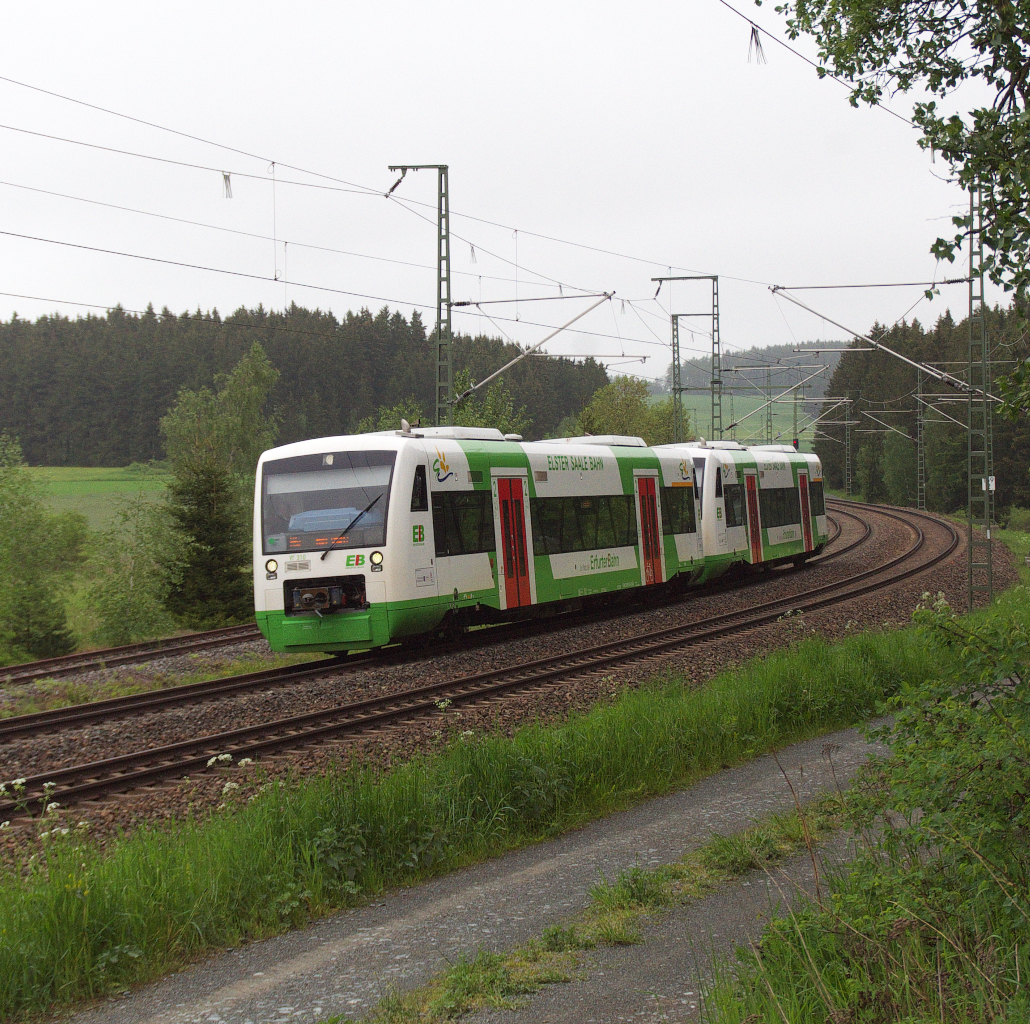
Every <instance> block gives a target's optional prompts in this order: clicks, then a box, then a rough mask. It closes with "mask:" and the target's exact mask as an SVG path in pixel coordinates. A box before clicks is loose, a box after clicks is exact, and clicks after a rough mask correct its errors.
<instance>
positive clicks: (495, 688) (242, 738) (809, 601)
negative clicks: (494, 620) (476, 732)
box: [0, 503, 960, 816]
mask: <svg viewBox="0 0 1030 1024" xmlns="http://www.w3.org/2000/svg"><path fill="white" fill-rule="evenodd" d="M849 505H850V507H852V508H858V509H875V511H876V513H877V514H879V515H881V516H884V517H885V518H888V519H893V520H895V521H897V522H899V523H902V524H904V525H905V526H906V527H907V528H908V530H909V531H910V533H911V540H912V542H911V544H910V545H909V546H908V548H907V549H906V550H905V551H903V552H901V553H900V554H899V555H897V556H895V557H894V558H891V559H889V560H887V561H886V562H884V563H883V564H880V565H877V566H874V567H872V568H870V569H866V570H863V571H861V572H859V573H856V574H854V575H852V576H849V577H847V578H845V579H843V580H838V581H835V582H832V583H827V584H825V585H822V586H818V587H814V588H811V589H809V590H807V591H806V592H804V593H803V594H796V595H791V596H786V597H782V598H777V599H775V600H771V601H763V602H761V603H759V604H757V605H754V606H751V607H748V608H743V609H740V610H738V611H733V612H726V613H723V614H720V615H715V616H710V617H708V618H705V619H701V620H697V621H694V622H690V623H685V624H679V625H675V626H670V627H667V628H665V629H660V630H656V631H652V632H649V633H644V634H640V635H637V636H632V637H628V638H625V639H622V640H616V641H610V642H607V643H603V644H600V645H597V646H594V647H585V648H582V649H579V650H575V651H572V652H567V653H564V654H562V655H556V656H552V657H546V658H540V659H537V660H534V661H531V662H527V663H524V664H521V665H518V666H515V667H508V668H499V669H494V670H491V671H489V672H483V673H477V674H474V675H469V676H465V677H463V678H459V679H455V680H450V681H446V682H439V683H434V684H431V685H427V686H420V687H415V688H411V689H407V690H403V691H400V692H394V693H390V694H387V695H384V696H379V697H374V698H370V699H365V700H360V701H356V702H351V703H347V704H343V705H339V706H337V707H333V708H329V709H325V710H321V711H315V712H310V713H307V714H302V715H295V716H291V717H289V718H285V719H279V720H277V721H274V722H268V723H263V724H260V725H254V726H249V727H247V728H243V729H235V730H231V731H226V732H220V733H215V734H211V735H207V736H203V737H198V738H196V739H190V740H185V741H182V742H179V743H173V744H169V745H166V746H162V747H158V748H152V749H149V750H145V751H139V752H135V753H130V754H124V755H121V756H118V757H112V758H107V759H105V760H101V761H96V762H91V763H88V764H80V765H75V766H71V767H67V768H63V769H57V770H55V771H51V772H46V773H42V774H38V775H35V776H32V777H30V778H27V779H25V780H24V782H23V783H22V786H21V789H20V791H19V793H18V795H17V798H16V799H11V798H10V797H7V798H0V816H5V815H14V814H18V813H19V812H23V813H24V812H30V813H31V812H33V811H35V810H38V809H39V808H40V807H41V806H42V805H43V803H44V802H45V800H56V801H58V802H60V803H61V804H68V803H76V802H78V801H81V800H86V799H91V798H100V797H104V796H107V795H110V794H112V793H118V792H123V791H126V790H130V789H134V788H137V787H139V786H143V785H148V784H151V783H154V782H156V781H159V780H161V779H168V778H174V777H178V776H182V775H185V774H187V773H189V772H191V771H195V770H197V769H198V768H204V767H206V766H207V765H208V762H209V761H210V760H211V759H212V758H216V757H218V756H219V755H222V754H229V755H231V756H232V757H233V758H235V759H240V758H243V757H257V756H260V755H263V754H267V753H270V752H273V751H282V750H287V749H298V748H303V747H306V746H310V745H312V744H317V743H322V742H325V741H326V740H330V739H339V738H341V737H344V736H346V735H348V734H351V735H353V734H356V733H361V732H366V731H368V730H371V729H376V728H379V727H381V726H383V725H386V724H389V723H392V722H396V721H398V720H401V719H405V718H410V717H413V716H418V715H423V714H425V713H432V712H434V711H436V710H437V709H438V708H439V707H440V706H441V705H444V706H446V704H460V703H469V702H474V701H480V700H484V699H490V698H497V697H500V696H502V695H504V694H505V693H511V692H516V691H525V690H527V689H531V688H534V687H538V686H544V685H548V684H551V683H553V682H554V681H556V680H559V679H568V678H572V677H575V676H578V675H582V674H583V673H593V672H599V671H601V672H603V671H604V670H606V669H607V668H610V667H613V666H615V665H619V664H624V663H626V662H631V661H638V660H642V659H648V658H654V657H659V656H662V655H663V654H666V653H668V652H669V651H671V650H674V649H679V648H685V647H689V646H694V645H698V644H702V643H706V642H709V641H712V640H715V639H717V638H719V637H723V636H726V635H727V634H729V633H734V632H744V631H750V630H753V629H756V628H759V627H761V626H765V625H768V624H770V623H772V622H775V621H776V620H777V619H778V618H779V617H780V616H782V615H783V614H784V612H786V611H788V610H792V611H813V610H816V609H819V608H825V607H828V606H831V605H834V604H839V603H841V602H844V601H848V600H852V599H853V598H856V597H859V596H862V595H864V594H868V593H870V592H872V591H874V590H876V589H879V588H881V587H885V586H892V585H894V584H896V583H898V582H900V581H902V580H905V579H907V578H909V577H911V576H913V575H916V574H917V573H920V572H924V571H926V570H927V569H929V568H931V567H932V566H934V565H936V564H938V563H939V562H941V561H943V560H944V559H945V558H947V557H948V556H949V555H950V554H951V553H952V552H953V551H954V550H955V548H956V547H957V546H958V544H959V540H960V538H959V534H958V532H957V531H956V530H955V528H954V527H953V526H951V525H950V524H947V523H945V522H943V521H941V520H938V519H936V518H934V517H932V516H927V515H924V514H922V513H917V512H913V511H906V512H905V513H904V514H898V513H896V512H893V511H891V510H888V509H883V508H880V507H877V506H862V505H858V504H857V503H849ZM835 511H838V512H840V513H842V514H844V515H849V516H852V517H853V518H855V517H856V516H855V513H854V512H849V511H848V510H847V509H846V508H836V509H835ZM913 520H914V521H915V522H916V523H919V522H926V521H929V522H932V523H933V524H934V525H935V526H936V527H939V528H941V529H943V530H944V531H946V533H947V534H948V536H949V541H948V543H946V544H944V545H943V546H942V548H941V550H940V551H938V552H937V553H936V554H932V555H931V557H930V558H927V559H918V560H917V559H916V558H915V556H916V555H917V554H918V553H919V552H920V551H921V550H922V549H923V548H924V546H925V541H926V538H925V534H924V532H923V530H922V528H921V527H920V526H919V525H915V524H914V523H913ZM868 536H869V527H868V523H867V524H866V526H865V533H864V534H863V538H865V537H868ZM855 543H860V541H857V542H855ZM313 671H323V672H324V671H325V669H311V668H309V667H308V666H295V667H294V668H293V669H292V670H290V673H291V674H290V675H288V676H286V677H284V678H285V679H286V680H288V679H290V678H298V677H300V676H301V675H302V674H304V673H308V674H310V673H311V672H313ZM280 674H281V673H280ZM217 682H221V683H229V684H231V683H232V680H221V681H217ZM269 682H270V680H267V679H266V680H264V684H265V685H267V684H268V683H269ZM194 685H197V684H194ZM143 696H146V695H143ZM444 702H446V704H444ZM67 710H71V709H67ZM15 722H16V720H10V725H12V726H14V725H15ZM55 724H56V722H55Z"/></svg>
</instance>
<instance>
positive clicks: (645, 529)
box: [637, 476, 662, 586]
mask: <svg viewBox="0 0 1030 1024" xmlns="http://www.w3.org/2000/svg"><path fill="white" fill-rule="evenodd" d="M654 485H655V478H654V477H653V476H641V477H637V501H638V502H639V505H640V557H641V560H642V561H643V563H644V584H645V586H650V585H651V584H652V583H661V582H662V548H661V540H662V531H661V529H660V527H659V525H658V502H657V500H656V498H655V486H654Z"/></svg>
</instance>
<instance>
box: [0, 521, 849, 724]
mask: <svg viewBox="0 0 1030 1024" xmlns="http://www.w3.org/2000/svg"><path fill="white" fill-rule="evenodd" d="M843 514H845V515H851V514H850V513H846V512H845V513H843ZM829 518H830V527H831V533H830V536H829V538H828V540H827V546H829V545H832V544H833V543H834V542H835V541H836V540H837V538H838V537H839V536H840V534H841V526H840V523H839V522H838V521H837V520H836V519H834V518H833V517H829ZM851 518H853V519H857V518H858V517H857V516H854V515H851ZM868 534H869V529H868V526H867V527H866V530H865V533H864V534H863V535H862V536H861V537H859V538H858V539H857V540H855V541H852V543H850V544H848V545H846V546H844V547H842V548H840V549H838V550H835V551H831V552H827V553H825V554H823V555H820V556H818V557H816V558H814V559H812V560H811V561H812V563H813V564H814V563H816V562H820V561H828V560H829V559H831V558H836V557H837V556H839V555H842V554H845V553H846V552H847V551H850V550H851V549H852V548H854V547H856V546H857V545H858V544H861V543H862V542H863V541H864V540H865V539H866V537H868ZM745 585H746V584H745ZM260 638H261V632H260V631H259V630H258V628H257V626H256V625H254V624H253V623H246V624H244V625H242V626H226V627H224V628H222V629H212V630H207V631H205V632H201V633H193V634H188V635H186V636H178V637H169V638H167V639H164V640H151V641H147V642H145V643H138V644H127V645H125V646H124V647H108V648H105V649H103V650H100V651H86V652H83V653H81V654H65V655H62V656H60V657H57V658H43V659H40V660H38V661H29V662H25V663H24V664H21V665H7V666H3V667H0V685H4V686H11V685H18V684H27V683H32V682H35V681H36V680H39V679H56V678H60V677H62V676H69V675H75V674H77V673H80V672H87V671H93V670H96V669H105V668H116V667H118V666H120V665H135V664H141V663H143V662H147V661H153V660H155V659H157V658H167V657H174V656H175V655H179V654H191V653H194V652H196V651H201V650H208V649H210V648H214V647H225V646H229V645H231V644H236V643H243V642H246V641H250V640H258V639H260ZM365 661H367V658H365V657H364V656H363V655H357V656H354V655H352V656H351V658H350V659H348V662H353V666H354V667H357V665H358V664H359V663H364V662H365ZM335 667H336V668H339V667H341V666H340V664H339V663H337V664H336V666H335ZM347 667H348V668H350V667H351V665H350V664H348V666H347ZM265 676H267V677H268V678H272V673H248V674H247V675H246V676H243V675H241V676H237V677H234V678H235V679H236V680H237V681H238V682H241V683H242V682H243V680H244V679H247V680H251V685H252V686H257V685H260V683H261V680H262V678H263V677H265ZM190 686H192V687H193V690H192V691H191V692H193V693H195V694H196V695H197V696H198V697H199V696H200V694H201V692H202V689H203V688H205V687H209V684H208V683H196V684H190ZM190 686H184V687H170V688H168V689H167V690H165V691H164V692H165V693H166V694H167V693H174V692H178V691H182V692H183V693H186V692H187V691H190ZM209 688H210V690H211V695H212V696H214V695H216V694H217V692H218V690H217V687H213V688H211V687H209ZM237 688H240V687H237ZM227 692H228V691H227ZM140 696H143V695H140ZM119 700H121V701H122V703H123V705H124V707H125V708H130V707H132V705H133V702H132V700H131V699H129V698H119ZM98 703H102V704H105V705H107V706H111V707H113V704H108V702H98ZM143 703H145V702H143V701H141V702H140V706H142V705H143ZM43 714H45V712H44V713H43ZM40 720H41V721H43V720H44V719H40ZM83 720H84V721H85V719H83ZM57 721H58V719H56V718H55V719H54V722H55V723H56V722H57ZM20 735H25V733H21V734H20ZM4 736H5V732H4V730H3V728H2V727H0V740H2V739H3V738H4Z"/></svg>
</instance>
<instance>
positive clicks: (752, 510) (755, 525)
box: [744, 473, 762, 565]
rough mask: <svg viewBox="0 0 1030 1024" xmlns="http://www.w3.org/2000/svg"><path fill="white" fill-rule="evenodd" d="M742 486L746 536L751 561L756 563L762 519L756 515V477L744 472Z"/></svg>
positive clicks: (760, 540)
mask: <svg viewBox="0 0 1030 1024" xmlns="http://www.w3.org/2000/svg"><path fill="white" fill-rule="evenodd" d="M744 486H745V487H746V489H747V526H748V536H749V537H750V538H751V562H752V563H753V564H754V565H757V564H758V563H759V562H761V560H762V520H761V519H760V518H759V515H758V477H756V476H755V475H754V474H751V473H746V474H745V475H744Z"/></svg>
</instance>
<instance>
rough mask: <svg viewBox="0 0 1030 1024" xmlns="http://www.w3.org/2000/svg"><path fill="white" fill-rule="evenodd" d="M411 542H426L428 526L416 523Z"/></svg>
mask: <svg viewBox="0 0 1030 1024" xmlns="http://www.w3.org/2000/svg"><path fill="white" fill-rule="evenodd" d="M411 542H412V544H425V542H426V528H425V527H424V526H419V525H415V526H412V528H411Z"/></svg>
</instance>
